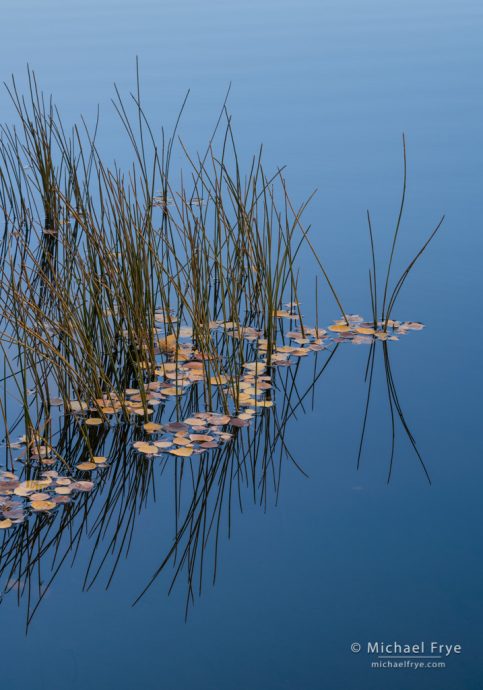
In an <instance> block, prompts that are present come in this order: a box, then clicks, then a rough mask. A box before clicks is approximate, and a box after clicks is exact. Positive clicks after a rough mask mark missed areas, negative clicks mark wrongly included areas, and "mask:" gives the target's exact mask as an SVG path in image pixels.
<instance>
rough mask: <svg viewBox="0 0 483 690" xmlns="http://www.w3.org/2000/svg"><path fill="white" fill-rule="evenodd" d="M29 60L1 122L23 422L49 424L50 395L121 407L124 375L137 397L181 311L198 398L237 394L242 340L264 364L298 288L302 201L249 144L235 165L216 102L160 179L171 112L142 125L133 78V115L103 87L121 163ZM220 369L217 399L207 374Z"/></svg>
mask: <svg viewBox="0 0 483 690" xmlns="http://www.w3.org/2000/svg"><path fill="white" fill-rule="evenodd" d="M28 76H29V92H28V97H27V98H25V97H24V96H22V95H21V94H20V93H19V91H18V89H17V86H16V83H15V81H14V80H13V81H12V84H11V85H10V86H9V87H8V90H9V93H10V96H11V99H12V102H13V104H14V106H15V109H16V113H17V117H18V123H17V125H15V126H14V127H8V126H3V127H2V128H1V137H0V208H1V210H2V213H3V219H4V228H3V237H2V240H1V243H0V252H1V257H0V258H1V264H2V265H1V269H0V310H1V315H0V328H1V331H0V344H1V347H2V349H3V353H4V355H5V358H6V363H7V364H6V367H7V372H6V373H7V375H10V376H11V377H12V380H13V382H14V385H15V386H16V387H17V393H18V395H19V397H20V399H21V401H22V404H23V408H24V415H25V420H26V425H27V427H28V429H31V430H34V429H35V430H37V429H38V427H39V419H44V422H45V424H46V425H47V427H48V420H49V417H50V409H51V404H52V400H53V399H55V398H60V400H61V401H62V403H63V405H64V407H65V408H66V409H69V408H70V407H71V406H72V401H76V404H77V405H79V404H80V405H85V406H87V407H89V408H90V409H96V410H97V412H98V414H100V415H102V407H103V404H104V405H105V404H106V401H109V400H112V399H113V398H114V399H115V400H116V401H118V403H119V404H120V408H121V411H122V412H123V413H124V415H125V416H126V417H128V416H129V409H128V407H127V405H126V399H125V395H124V391H125V390H126V388H129V387H135V388H138V389H139V390H140V392H141V396H142V398H143V401H144V404H145V406H146V405H147V402H146V400H147V398H146V391H147V386H149V383H150V381H151V380H152V379H153V377H154V376H155V372H156V367H158V366H159V361H160V358H161V359H162V358H163V356H165V355H167V354H169V355H170V356H171V358H173V359H174V360H175V361H176V359H178V358H180V357H183V356H184V355H183V347H182V342H181V339H180V338H181V334H182V333H183V330H182V329H183V326H186V325H187V326H189V327H190V328H191V329H192V337H193V348H194V351H195V353H196V354H197V356H200V357H201V358H202V360H203V363H204V368H205V373H206V377H205V380H206V381H207V382H208V383H206V384H205V398H206V400H205V404H206V406H207V408H208V409H211V408H212V406H213V396H214V395H218V396H221V404H222V406H223V407H224V408H225V409H227V408H228V406H229V404H233V405H234V406H235V409H237V408H238V396H239V380H240V376H241V372H242V370H243V364H244V362H245V361H246V358H247V356H248V350H249V351H250V352H251V357H252V358H253V357H256V356H257V354H258V349H257V348H258V345H257V343H258V342H259V341H262V342H263V352H264V354H265V355H266V358H267V362H268V364H270V361H271V353H272V352H273V349H274V347H275V343H276V339H277V331H278V318H277V310H278V309H280V307H281V305H282V303H283V301H284V300H287V301H290V302H291V303H295V304H297V302H298V294H297V285H298V272H297V268H296V265H297V264H296V261H297V257H298V254H299V252H300V250H301V248H302V246H304V245H308V246H309V249H310V250H311V251H312V245H311V244H310V242H309V240H308V236H307V230H306V229H304V227H303V226H302V215H303V212H304V210H305V207H306V203H304V204H302V205H300V206H299V207H294V205H293V204H292V202H291V201H290V199H289V196H288V193H287V189H286V182H285V179H284V176H283V171H282V170H276V171H275V172H274V174H268V173H267V172H266V171H265V168H264V165H263V161H262V152H261V150H260V151H259V152H258V154H257V155H255V156H254V157H253V159H252V161H251V164H250V167H249V170H248V173H247V174H246V175H242V173H241V170H240V163H239V159H238V154H237V148H236V144H235V138H234V135H233V129H232V124H231V119H230V116H229V114H228V112H227V109H226V105H224V107H223V110H222V112H221V114H220V118H219V120H218V123H217V125H216V128H215V131H214V133H213V136H212V137H211V139H210V142H209V145H208V147H207V148H206V150H205V152H204V154H203V155H197V156H192V155H191V154H190V153H189V152H188V151H187V149H186V148H185V147H184V145H183V143H182V142H180V143H179V148H180V151H181V154H182V155H183V157H184V160H185V164H186V165H185V168H186V166H187V168H188V173H187V174H186V173H184V175H181V176H180V179H179V181H177V182H176V183H174V182H173V180H172V177H173V175H172V172H171V167H172V158H173V149H174V146H175V142H176V141H177V139H176V137H177V125H176V127H175V128H174V131H173V133H172V135H171V136H170V137H169V138H166V137H165V135H164V132H163V133H162V136H161V139H160V141H157V140H156V139H155V137H154V134H153V130H152V128H151V127H150V125H149V123H148V120H147V117H146V116H145V113H144V111H143V108H142V105H141V100H140V89H139V80H138V88H137V91H136V93H135V94H133V95H132V103H131V106H134V115H132V114H130V112H128V111H129V107H128V105H126V103H125V102H124V101H123V100H122V98H121V97H120V95H119V93H118V92H117V91H116V94H117V97H116V99H115V101H114V105H115V108H116V110H117V113H118V115H119V117H120V119H121V122H122V124H123V126H124V130H125V132H126V135H127V140H128V142H129V144H130V146H131V150H132V154H133V155H132V165H131V166H130V168H129V169H128V170H127V171H122V170H121V169H120V168H119V167H118V166H117V165H116V164H113V165H108V164H107V163H106V162H105V161H104V160H103V157H102V155H101V153H100V151H99V149H98V146H97V143H96V136H97V130H98V122H97V123H96V125H95V127H94V128H93V130H92V131H91V130H90V129H89V128H88V127H87V125H86V123H85V122H84V121H83V122H82V124H81V125H75V126H74V127H73V128H72V130H71V131H70V133H67V131H66V129H65V127H64V125H63V123H62V119H61V116H60V114H59V112H58V110H57V108H56V107H55V105H54V103H53V102H52V100H48V101H47V100H46V99H45V98H44V96H43V95H42V93H41V92H40V91H39V88H38V86H37V82H36V79H35V76H34V75H33V74H32V73H31V72H29V75H28ZM215 138H216V141H218V142H219V144H218V146H217V147H215ZM317 261H319V260H318V259H317ZM319 264H320V261H319ZM320 266H321V267H322V265H321V264H320ZM322 270H323V267H322ZM331 289H333V288H332V286H331ZM334 294H335V293H334ZM299 317H300V323H301V325H302V329H303V321H302V315H301V314H300V313H299ZM215 325H216V328H215ZM247 329H251V331H250V332H251V333H253V339H252V342H250V343H247V341H246V339H245V338H244V337H243V336H244V335H246V333H247ZM222 377H225V378H226V379H227V380H228V382H229V394H230V398H231V402H230V401H229V400H228V399H227V395H226V391H225V389H222V388H219V389H218V390H215V391H213V387H212V386H211V385H210V383H209V382H210V380H213V378H214V379H215V380H216V379H217V378H219V379H222ZM32 390H33V391H34V396H33V397H32V396H31V395H30V392H31V391H32ZM36 433H38V431H36Z"/></svg>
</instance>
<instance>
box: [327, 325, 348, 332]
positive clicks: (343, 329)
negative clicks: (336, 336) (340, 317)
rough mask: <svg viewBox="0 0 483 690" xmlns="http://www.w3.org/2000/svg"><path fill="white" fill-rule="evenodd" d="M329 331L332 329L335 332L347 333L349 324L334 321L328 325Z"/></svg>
mask: <svg viewBox="0 0 483 690" xmlns="http://www.w3.org/2000/svg"><path fill="white" fill-rule="evenodd" d="M329 331H334V332H335V333H347V332H348V331H350V326H348V325H347V324H346V323H342V324H341V323H335V324H333V325H332V326H329Z"/></svg>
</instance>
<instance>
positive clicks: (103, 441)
mask: <svg viewBox="0 0 483 690" xmlns="http://www.w3.org/2000/svg"><path fill="white" fill-rule="evenodd" d="M380 346H381V348H382V349H381V355H382V362H383V368H384V373H385V378H386V386H387V396H388V397H387V400H388V407H389V413H390V433H391V439H392V441H391V451H390V457H389V462H388V477H387V480H388V482H389V481H390V479H391V475H392V469H393V463H394V457H395V444H396V436H397V426H396V421H397V419H399V421H400V423H401V426H402V429H403V430H404V432H405V434H406V435H407V436H408V438H409V440H410V442H411V444H412V446H413V448H414V450H415V452H416V454H417V457H418V459H419V461H420V463H421V467H422V469H423V471H424V474H425V476H426V477H427V478H428V480H429V474H428V471H427V469H426V467H425V465H424V462H423V459H422V457H421V455H420V453H419V451H418V449H417V447H416V442H415V440H414V437H413V435H412V433H411V431H410V428H409V426H408V424H407V422H406V420H405V417H404V414H403V411H402V408H401V405H400V402H399V397H398V394H397V391H396V383H395V380H394V376H393V372H392V369H391V364H390V356H389V346H388V343H387V342H383V343H380ZM339 347H340V344H339V343H337V344H335V346H334V347H333V348H332V349H331V350H330V351H329V350H327V351H326V352H325V353H323V354H322V353H316V356H315V359H314V371H313V375H312V376H311V379H310V380H311V382H310V384H309V385H307V386H304V387H303V389H301V388H300V384H299V382H298V377H299V371H300V367H301V366H302V365H301V362H300V360H298V362H297V363H296V364H293V365H292V366H287V367H281V368H278V369H277V372H276V377H274V384H275V386H274V391H273V399H274V401H276V402H277V404H276V405H274V406H273V407H270V408H266V409H262V410H261V411H260V412H259V414H257V416H256V417H255V418H254V420H253V422H252V423H251V424H250V425H248V426H246V427H241V428H235V429H233V436H232V438H230V440H229V441H228V442H226V443H224V444H222V445H220V446H219V447H217V448H213V449H210V450H208V451H207V452H206V454H205V455H204V456H203V459H202V460H200V459H198V458H194V459H193V458H173V457H172V456H168V458H166V456H164V457H159V456H158V457H154V458H151V459H146V458H142V459H140V458H139V454H137V451H136V448H135V447H134V446H133V444H134V443H136V441H137V440H138V439H140V438H141V437H142V436H143V432H142V426H141V425H132V424H127V423H120V424H118V425H117V426H115V427H113V428H111V429H108V428H104V427H101V428H99V429H96V430H92V431H91V433H90V438H89V444H90V447H89V448H88V447H87V446H88V444H87V443H86V440H85V438H84V437H83V436H82V435H81V434H80V433H79V429H78V427H77V425H76V424H75V422H74V420H73V419H72V416H71V415H65V416H64V415H63V416H60V417H59V429H58V431H57V443H56V449H57V452H58V453H59V455H61V456H63V457H64V458H66V459H67V460H68V463H69V465H70V466H71V467H74V466H76V465H78V464H79V463H80V462H83V461H84V460H85V459H86V458H89V457H90V456H91V454H92V453H96V454H97V453H102V454H105V455H106V456H107V457H108V459H109V465H108V466H107V467H105V468H104V469H101V470H100V472H99V478H98V481H97V483H96V484H95V486H94V488H93V490H92V491H91V492H89V493H79V494H77V496H76V497H75V498H74V499H73V500H70V501H69V502H67V503H65V504H64V505H59V510H58V511H56V512H55V513H53V514H49V513H37V515H35V516H32V517H31V518H30V519H25V520H24V521H23V522H21V523H20V524H19V525H17V529H15V530H8V531H6V532H4V536H3V543H2V547H1V556H0V578H1V581H2V583H3V584H2V590H3V595H2V600H3V598H4V597H5V596H6V595H7V594H9V595H10V596H15V594H16V597H17V601H18V604H19V606H20V605H21V604H24V605H25V609H26V625H27V628H28V626H29V624H30V622H31V621H32V618H33V616H34V614H35V612H36V611H37V610H38V608H39V606H40V604H41V603H42V601H43V599H44V597H45V596H46V594H47V593H48V591H49V589H50V588H51V587H52V585H53V583H54V581H55V579H56V578H57V576H58V575H59V573H60V572H61V570H62V569H63V568H65V567H69V566H70V567H74V566H76V567H77V566H78V565H79V567H80V563H79V562H80V561H81V560H83V565H82V567H83V568H84V576H83V588H84V590H89V589H90V588H91V587H93V586H94V584H95V583H96V582H98V580H99V579H100V578H101V576H102V578H103V582H104V583H105V586H106V588H108V587H109V586H110V584H111V583H112V581H113V578H114V576H115V573H116V571H117V569H118V567H119V565H120V562H121V560H122V559H123V558H124V559H125V558H127V557H129V555H130V553H131V551H132V549H133V540H134V539H135V536H136V526H137V521H138V519H139V518H140V517H141V515H142V513H143V511H145V510H147V509H148V508H149V507H150V506H152V504H154V503H156V502H161V503H163V501H165V500H166V496H167V495H169V496H170V500H171V502H172V505H171V506H170V507H169V512H171V514H172V515H173V522H172V527H170V526H169V525H168V524H164V525H163V524H161V525H160V526H159V528H160V530H161V531H162V532H163V533H165V534H167V535H169V534H170V533H171V530H172V534H171V537H169V539H168V545H167V546H166V548H165V552H164V555H163V556H162V558H161V559H160V562H159V565H158V567H157V568H156V569H155V571H154V572H153V573H152V574H151V575H150V576H149V575H146V574H145V577H146V579H145V584H144V585H141V588H140V591H139V592H138V594H137V596H136V598H135V600H134V602H133V603H137V602H138V601H139V600H140V599H141V597H143V596H144V595H145V594H146V592H147V590H148V589H150V588H151V586H152V585H153V584H154V583H155V581H156V580H157V579H158V578H159V577H160V576H161V574H162V573H163V572H165V571H170V572H171V575H170V576H169V577H170V583H169V586H168V592H171V591H172V590H173V588H174V587H175V585H178V586H181V587H183V588H184V590H185V595H184V602H185V603H184V613H185V616H188V613H189V609H190V606H192V605H193V604H194V603H195V600H196V597H197V596H200V595H201V593H202V589H203V583H204V582H205V581H206V580H207V579H209V580H211V581H212V582H213V583H214V582H215V580H216V577H217V572H218V561H219V558H220V551H221V547H222V543H223V540H224V539H226V538H230V535H231V530H232V525H233V521H234V520H235V519H236V517H237V515H238V513H242V512H243V510H244V507H245V506H246V505H247V504H249V503H251V504H252V505H258V506H259V507H260V508H262V509H263V510H264V511H266V510H267V509H269V507H270V506H271V505H276V504H277V503H278V501H279V497H280V490H281V483H282V477H283V475H284V466H286V465H287V466H289V467H292V469H294V470H295V471H296V472H299V473H301V474H303V475H304V476H306V477H308V474H306V472H305V469H304V468H303V467H302V466H301V465H300V464H299V462H298V461H297V459H296V457H295V456H294V454H293V453H292V451H291V450H290V449H289V447H288V445H287V442H286V431H287V429H288V428H289V422H296V420H297V418H298V416H299V415H300V414H303V413H304V412H305V411H306V409H307V408H308V407H313V405H314V397H315V395H314V394H315V389H316V386H317V384H318V382H319V381H320V379H321V378H322V376H323V374H324V372H325V371H326V370H327V368H328V366H329V364H330V363H331V362H332V361H333V360H334V358H335V354H336V352H337V350H338V348H339ZM377 347H378V344H377V343H373V344H372V345H371V346H370V349H369V354H368V359H367V363H366V368H365V379H366V382H367V386H368V390H367V398H366V403H365V409H364V416H363V425H362V433H361V439H360V445H359V453H358V458H357V468H358V469H359V467H360V465H361V457H362V451H363V445H364V439H365V435H366V429H367V423H368V418H369V407H370V402H371V397H373V396H374V386H373V379H374V370H375V361H376V359H377V357H376V349H377ZM321 356H322V357H323V361H322V362H319V361H318V360H319V358H320V357H321ZM199 405H200V400H199V396H198V393H197V388H196V387H195V388H193V389H192V390H191V391H190V392H189V394H188V395H187V396H186V397H185V399H184V400H183V409H182V411H181V412H182V417H183V418H186V417H189V416H190V415H193V414H195V413H196V410H199V409H200V407H199ZM165 412H168V413H169V410H165V409H164V408H163V409H160V410H159V412H158V416H157V420H158V421H163V414H164V413H165ZM170 416H171V417H173V413H171V415H170ZM164 423H165V424H167V425H168V428H169V424H170V421H169V420H167V421H166V417H165V421H164ZM26 469H27V468H24V470H23V471H24V472H25V471H26ZM163 486H166V487H168V490H167V491H168V492H163ZM81 554H82V555H81ZM207 558H208V559H209V560H208V561H207Z"/></svg>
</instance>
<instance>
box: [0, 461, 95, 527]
mask: <svg viewBox="0 0 483 690" xmlns="http://www.w3.org/2000/svg"><path fill="white" fill-rule="evenodd" d="M93 487H94V483H93V482H91V481H84V480H78V479H75V478H73V477H65V476H60V475H59V473H58V472H56V471H55V470H47V471H46V472H43V473H42V474H41V476H40V477H39V478H38V479H27V480H25V481H20V479H19V477H18V475H17V474H15V473H14V472H7V471H0V529H8V528H9V527H12V525H14V524H18V523H20V522H23V521H24V520H25V518H26V517H27V516H28V515H30V514H32V513H46V512H50V511H51V510H53V509H54V508H56V507H57V506H58V505H60V504H62V503H69V502H70V501H71V500H72V498H73V497H74V496H75V495H76V494H78V493H84V492H86V491H91V490H92V489H93Z"/></svg>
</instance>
